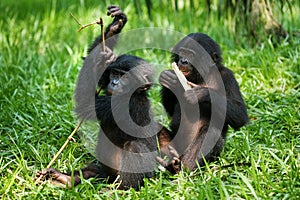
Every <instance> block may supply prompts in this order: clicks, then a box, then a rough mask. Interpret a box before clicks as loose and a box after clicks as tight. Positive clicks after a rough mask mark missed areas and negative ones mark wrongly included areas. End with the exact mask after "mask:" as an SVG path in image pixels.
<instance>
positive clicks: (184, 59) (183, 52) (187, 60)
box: [177, 47, 195, 77]
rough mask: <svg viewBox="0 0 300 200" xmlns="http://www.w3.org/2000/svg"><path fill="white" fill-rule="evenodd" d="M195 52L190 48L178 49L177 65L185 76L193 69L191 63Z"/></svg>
mask: <svg viewBox="0 0 300 200" xmlns="http://www.w3.org/2000/svg"><path fill="white" fill-rule="evenodd" d="M194 55H195V52H194V51H193V50H191V49H188V48H184V47H181V48H180V49H179V60H178V63H177V66H178V68H179V70H180V71H181V72H182V73H183V75H184V76H185V77H187V76H188V75H189V74H190V73H191V72H192V70H193V65H192V64H191V62H192V60H193V58H194Z"/></svg>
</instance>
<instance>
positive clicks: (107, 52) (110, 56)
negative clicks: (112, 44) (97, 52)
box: [105, 47, 116, 64]
mask: <svg viewBox="0 0 300 200" xmlns="http://www.w3.org/2000/svg"><path fill="white" fill-rule="evenodd" d="M105 59H106V61H105V63H106V64H110V63H112V62H113V61H114V60H115V59H116V56H115V54H114V52H113V51H112V50H111V49H110V48H108V47H106V49H105Z"/></svg>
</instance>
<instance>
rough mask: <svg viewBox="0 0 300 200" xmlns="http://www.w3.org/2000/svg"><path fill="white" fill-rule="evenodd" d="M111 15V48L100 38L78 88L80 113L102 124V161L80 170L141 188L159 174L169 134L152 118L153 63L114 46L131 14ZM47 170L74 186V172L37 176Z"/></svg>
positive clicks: (99, 145) (55, 178)
mask: <svg viewBox="0 0 300 200" xmlns="http://www.w3.org/2000/svg"><path fill="white" fill-rule="evenodd" d="M108 15H111V16H113V17H114V20H113V22H112V23H111V24H110V25H109V26H108V28H107V29H106V31H105V39H108V38H110V40H106V41H107V43H106V44H108V47H109V48H106V51H105V52H103V50H102V46H101V44H100V43H101V36H99V37H98V38H97V39H96V40H95V41H94V43H93V44H92V46H91V48H90V49H89V51H88V52H89V55H88V56H87V57H86V58H85V59H84V64H83V67H82V69H81V72H80V74H79V77H78V82H77V86H76V91H75V100H76V103H77V105H76V108H75V111H76V113H77V114H78V116H79V117H80V118H83V119H86V120H93V119H95V118H96V119H97V120H99V122H100V127H101V131H100V134H99V136H98V142H97V147H96V156H97V158H98V160H99V161H100V163H101V164H100V165H95V164H92V165H89V166H87V167H86V168H83V169H81V170H80V171H81V173H82V177H83V178H85V179H88V178H91V177H97V178H105V179H106V178H108V183H112V182H115V181H116V182H117V183H119V187H118V188H119V189H128V188H130V187H132V188H135V189H139V186H142V185H143V178H144V177H151V176H153V171H154V166H155V164H156V160H155V157H156V151H157V143H156V135H157V134H158V132H159V131H160V132H159V138H162V139H161V141H162V142H161V145H164V144H166V143H164V141H165V140H168V137H169V136H168V134H169V133H168V131H167V130H166V129H164V128H163V129H162V130H159V129H160V128H161V126H160V125H159V124H158V123H156V122H153V120H152V115H151V110H150V102H149V100H148V95H147V91H148V89H149V88H150V87H151V85H152V76H153V75H154V73H153V70H152V67H151V66H150V64H149V63H147V62H146V61H144V60H143V59H141V58H138V57H135V56H131V55H121V56H119V57H117V58H115V57H114V55H113V53H112V51H111V50H110V49H112V48H113V47H114V45H115V44H116V41H117V35H116V34H118V33H120V32H121V30H122V28H123V27H124V25H125V23H126V21H127V18H126V15H125V14H124V13H123V12H122V11H121V10H120V8H119V7H117V6H109V7H108ZM105 66H107V68H106V69H105ZM101 70H102V72H103V74H102V76H101ZM100 77H101V78H100ZM99 79H100V80H99ZM97 85H98V86H99V87H100V88H101V90H102V92H100V94H98V93H96V91H95V90H96V86H97ZM90 97H92V98H90ZM132 122H133V123H132ZM80 171H74V185H77V184H79V183H80V182H81V179H80ZM41 174H44V175H46V178H50V179H52V181H54V182H59V183H62V184H65V185H68V186H69V187H72V181H71V173H66V174H65V173H60V172H59V171H56V170H55V169H46V170H45V171H42V172H40V173H38V174H37V177H39V175H41Z"/></svg>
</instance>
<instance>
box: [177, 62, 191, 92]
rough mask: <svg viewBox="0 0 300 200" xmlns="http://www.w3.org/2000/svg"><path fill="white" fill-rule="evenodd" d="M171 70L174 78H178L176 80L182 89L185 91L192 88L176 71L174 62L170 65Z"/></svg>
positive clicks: (180, 73) (179, 72)
mask: <svg viewBox="0 0 300 200" xmlns="http://www.w3.org/2000/svg"><path fill="white" fill-rule="evenodd" d="M172 68H173V70H174V72H175V74H176V76H177V77H178V80H179V82H180V83H181V85H182V87H183V89H184V90H185V91H186V90H189V89H191V88H192V87H191V86H190V85H189V84H188V81H187V79H186V78H185V76H184V75H183V73H182V72H181V71H180V70H179V69H178V67H177V65H176V63H175V62H173V63H172Z"/></svg>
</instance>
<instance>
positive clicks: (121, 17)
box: [88, 5, 127, 53]
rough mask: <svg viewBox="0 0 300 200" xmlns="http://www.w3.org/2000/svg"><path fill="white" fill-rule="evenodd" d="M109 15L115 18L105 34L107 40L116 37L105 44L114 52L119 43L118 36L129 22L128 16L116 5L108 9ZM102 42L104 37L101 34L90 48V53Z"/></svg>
mask: <svg viewBox="0 0 300 200" xmlns="http://www.w3.org/2000/svg"><path fill="white" fill-rule="evenodd" d="M107 15H108V16H111V17H113V18H114V20H113V21H112V23H110V24H109V25H108V27H107V28H106V30H105V32H104V38H105V40H106V39H108V38H111V37H112V36H114V37H112V38H111V39H110V40H108V41H107V42H106V43H105V44H106V46H107V47H109V48H110V49H111V50H112V49H113V48H114V47H115V46H116V44H117V42H118V34H119V33H120V32H121V31H122V29H123V27H124V26H125V24H126V22H127V16H126V15H125V14H124V13H123V11H122V10H121V9H120V7H119V6H114V5H111V6H108V7H107ZM101 42H102V35H101V34H100V35H99V36H98V37H97V38H96V39H95V41H94V42H93V44H92V45H91V47H90V48H89V50H88V53H90V52H91V51H92V50H93V49H94V48H95V47H96V46H97V45H98V44H100V43H101Z"/></svg>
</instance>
